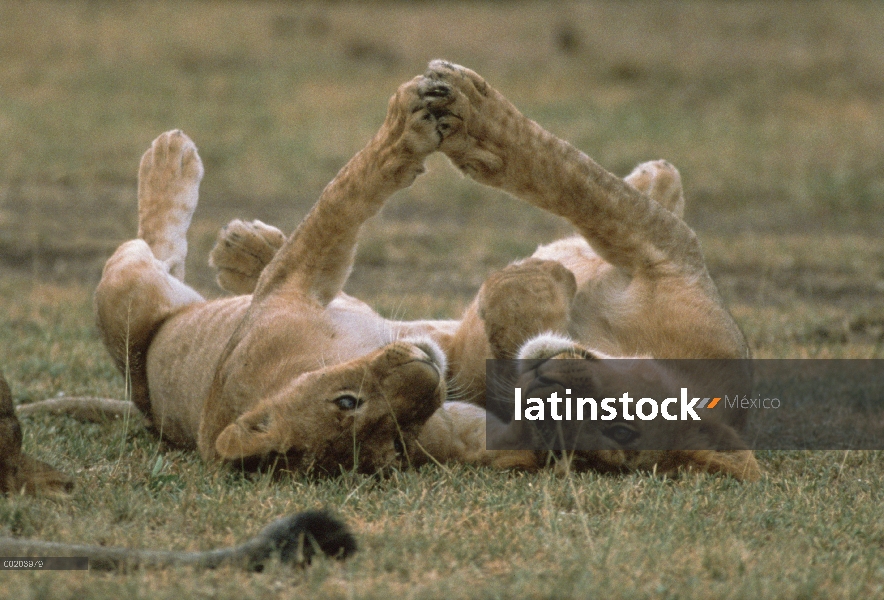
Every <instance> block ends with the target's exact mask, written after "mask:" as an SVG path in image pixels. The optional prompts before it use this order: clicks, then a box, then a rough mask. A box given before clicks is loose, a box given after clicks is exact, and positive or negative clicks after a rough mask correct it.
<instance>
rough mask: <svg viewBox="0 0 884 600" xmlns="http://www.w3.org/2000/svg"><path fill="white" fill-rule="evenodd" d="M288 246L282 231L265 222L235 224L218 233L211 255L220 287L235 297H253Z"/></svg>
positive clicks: (232, 222) (211, 261) (234, 222)
mask: <svg viewBox="0 0 884 600" xmlns="http://www.w3.org/2000/svg"><path fill="white" fill-rule="evenodd" d="M284 242H285V235H284V234H283V233H282V232H281V231H280V230H279V229H277V228H276V227H273V226H271V225H267V224H266V223H262V222H261V221H258V220H255V221H252V222H251V223H247V222H245V221H241V220H239V219H235V220H233V221H231V222H230V223H228V224H227V225H225V226H224V227H223V228H222V229H221V231H219V232H218V239H217V241H216V242H215V247H214V248H212V252H211V253H210V254H209V265H210V266H212V267H214V268H215V269H217V271H218V274H217V277H216V279H217V282H218V285H219V286H221V289H223V290H226V291H228V292H232V293H234V294H251V293H252V292H253V291H254V290H255V285H256V284H257V283H258V278H259V277H260V276H261V272H262V271H263V270H264V267H266V266H267V264H268V263H269V262H270V261H271V260H272V259H273V257H274V256H275V255H276V252H277V251H278V250H279V249H280V248H281V247H282V244H283V243H284Z"/></svg>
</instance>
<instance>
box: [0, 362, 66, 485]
mask: <svg viewBox="0 0 884 600" xmlns="http://www.w3.org/2000/svg"><path fill="white" fill-rule="evenodd" d="M21 445H22V431H21V425H20V424H19V421H18V418H17V417H16V415H15V409H14V407H13V405H12V393H11V392H10V390H9V385H8V384H7V383H6V379H5V378H4V377H3V374H2V373H0V494H17V493H27V494H35V495H36V494H39V495H48V496H57V495H63V494H67V493H69V492H70V491H71V490H72V489H73V487H74V480H73V479H72V478H71V477H69V476H67V475H65V474H64V473H62V472H60V471H58V470H56V469H54V468H53V467H51V466H49V465H47V464H46V463H44V462H42V461H39V460H36V459H34V458H31V457H30V456H27V455H25V454H22V451H21Z"/></svg>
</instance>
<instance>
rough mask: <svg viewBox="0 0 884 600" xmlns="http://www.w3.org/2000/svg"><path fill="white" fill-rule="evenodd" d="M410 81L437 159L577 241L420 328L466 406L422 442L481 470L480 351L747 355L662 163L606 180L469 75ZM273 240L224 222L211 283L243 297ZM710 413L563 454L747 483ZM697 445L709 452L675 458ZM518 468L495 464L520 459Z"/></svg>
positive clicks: (723, 426)
mask: <svg viewBox="0 0 884 600" xmlns="http://www.w3.org/2000/svg"><path fill="white" fill-rule="evenodd" d="M425 80H428V81H433V82H435V83H436V84H437V86H438V87H437V90H438V91H437V94H438V102H436V103H435V104H434V107H433V112H434V114H436V115H438V116H439V117H441V119H440V122H439V127H438V128H437V133H438V136H439V139H440V145H439V150H440V151H442V152H444V153H445V154H446V155H447V156H448V157H449V158H450V159H451V160H452V162H453V163H454V164H455V165H456V166H457V167H459V168H460V169H461V170H463V171H464V172H465V173H466V174H467V175H469V176H471V177H472V178H474V179H476V180H477V181H479V182H481V183H484V184H487V185H491V186H494V187H498V188H501V189H503V190H506V191H508V192H510V193H511V194H513V195H514V196H516V197H518V198H521V199H523V200H526V201H528V202H530V203H531V204H534V205H535V206H538V207H540V208H542V209H544V210H548V211H550V212H552V213H554V214H557V215H559V216H562V217H565V218H566V219H568V220H569V221H570V222H571V223H572V224H573V225H574V226H575V227H576V229H577V231H578V233H579V235H578V236H575V237H572V238H567V239H564V240H560V241H558V242H554V243H552V244H549V245H547V246H543V247H541V248H539V249H538V250H537V252H535V254H534V255H533V256H532V257H531V258H529V259H526V260H524V261H519V262H517V263H515V264H513V265H511V266H509V267H507V268H506V269H504V270H502V271H501V272H499V273H496V274H494V275H492V276H491V277H490V278H489V279H488V281H486V282H485V284H484V285H483V286H482V289H481V290H480V291H479V294H478V296H477V298H476V300H475V301H474V302H473V304H472V305H471V306H470V308H469V309H468V310H467V312H466V314H465V315H464V317H463V319H462V321H460V322H458V323H448V324H441V323H435V324H429V323H426V324H423V327H424V328H425V329H424V330H425V331H427V333H429V334H430V335H432V336H433V337H434V339H435V340H436V341H437V342H438V343H439V344H440V345H441V346H442V347H443V349H444V351H445V353H446V355H447V357H448V377H449V380H451V381H456V382H457V385H458V388H459V389H458V395H459V396H460V397H463V398H466V399H468V400H470V401H471V402H472V403H473V404H465V403H462V402H449V403H446V404H445V406H444V410H442V411H439V412H438V413H437V414H436V415H434V417H433V419H431V420H430V422H429V425H428V426H427V427H426V428H425V429H424V432H423V434H422V437H421V439H422V440H423V446H424V447H425V448H428V449H430V450H432V453H434V454H435V455H437V456H445V457H453V458H459V453H460V452H461V451H463V452H465V453H466V454H467V455H469V456H470V457H472V458H475V457H480V460H481V461H482V462H489V458H488V456H487V453H482V452H481V451H480V448H481V447H484V443H485V437H484V435H485V430H484V426H480V425H479V423H481V424H484V422H485V414H484V411H482V410H481V409H480V408H479V407H477V406H475V405H476V404H479V405H482V404H483V403H484V399H485V360H486V359H487V358H516V357H521V358H532V359H549V358H577V357H579V358H586V359H589V360H593V359H596V358H604V357H651V358H666V359H681V358H685V359H687V358H689V359H745V358H747V357H748V356H749V351H748V347H747V345H746V342H745V339H744V337H743V335H742V333H741V332H740V330H739V328H738V327H737V325H736V323H735V322H734V320H733V318H732V317H731V315H730V314H729V313H728V311H727V310H726V309H725V308H724V306H723V304H722V302H721V299H720V297H719V295H718V293H717V290H716V288H715V285H714V283H713V282H712V280H711V278H710V276H709V273H708V271H707V269H706V265H705V262H704V260H703V256H702V253H701V251H700V245H699V242H698V240H697V237H696V235H695V234H694V232H693V231H692V230H691V229H690V227H688V225H687V224H686V223H685V222H684V221H683V220H682V218H681V216H682V213H683V210H684V196H683V193H682V187H681V180H680V177H679V174H678V171H677V170H676V169H675V168H674V167H673V166H672V165H670V164H669V163H667V162H665V161H655V162H649V163H644V164H642V165H640V166H639V167H637V168H636V169H635V170H634V171H633V172H632V173H631V174H630V175H629V176H628V177H626V178H625V180H621V179H619V178H617V177H615V176H614V175H612V174H610V173H608V172H607V171H605V170H604V169H603V168H602V167H600V166H599V165H598V164H597V163H595V162H594V161H593V160H592V159H590V158H589V157H588V156H586V155H585V154H583V153H582V152H580V151H579V150H577V149H576V148H574V147H573V146H571V145H570V144H568V143H567V142H565V141H563V140H561V139H558V138H557V137H555V136H554V135H552V134H551V133H549V132H547V131H545V130H544V129H543V128H542V127H540V126H539V125H538V124H537V123H535V122H533V121H531V120H529V119H528V118H526V117H525V116H524V115H522V114H521V113H520V112H519V111H518V110H517V109H516V108H515V107H514V106H513V105H512V104H511V103H510V102H508V101H507V100H506V99H505V98H504V97H503V96H502V95H501V94H500V93H498V92H497V91H496V90H494V89H493V88H491V86H489V85H488V84H487V82H485V80H484V79H482V78H481V77H479V76H478V75H477V74H476V73H474V72H473V71H470V70H469V69H465V68H463V67H460V66H457V65H452V64H450V63H446V62H443V61H434V62H432V63H431V64H430V67H429V69H428V71H427V73H426V74H425ZM282 239H283V236H282V234H281V233H280V232H279V231H278V230H276V229H274V228H272V227H270V226H268V225H265V224H263V223H260V222H257V221H256V222H253V223H244V222H241V221H234V222H233V223H231V224H230V225H229V226H228V227H227V228H226V229H225V230H224V231H222V233H221V234H220V236H219V244H218V245H217V246H216V248H215V250H213V253H212V262H213V264H214V265H215V266H216V267H217V268H218V269H219V273H218V281H219V283H220V284H221V285H222V287H226V288H227V289H229V290H231V291H235V292H237V293H248V292H250V291H251V290H252V289H254V288H255V285H256V283H257V284H259V285H260V282H263V281H265V280H266V275H265V274H262V272H261V271H262V268H263V266H264V264H266V262H267V261H268V260H269V257H272V256H273V253H274V251H275V249H276V247H278V245H279V244H280V243H281V240H282ZM273 264H274V263H271V266H272V265H273ZM259 276H260V277H261V279H260V281H259ZM599 368H601V369H604V368H605V367H604V366H600V367H599ZM546 370H547V372H549V370H550V369H549V368H546ZM661 376H662V377H664V378H665V377H666V375H665V374H662V375H661ZM603 378H604V377H602V379H603ZM722 414H723V416H722V417H721V418H718V419H717V420H716V419H712V420H704V422H703V424H702V425H697V426H691V425H687V426H686V427H688V428H689V429H691V431H680V432H678V433H677V434H673V433H671V432H672V430H671V429H670V430H666V431H664V432H661V431H655V430H654V427H655V425H653V424H650V425H649V424H645V423H636V424H632V423H630V424H627V425H628V427H629V428H630V429H631V431H630V432H629V436H623V435H613V434H608V433H607V430H605V431H603V432H602V433H603V434H604V435H609V437H610V439H608V440H607V441H608V442H609V444H610V450H605V451H599V452H592V453H584V455H582V456H579V457H578V458H580V459H582V460H583V462H584V463H585V464H587V465H589V466H592V467H595V468H603V469H624V468H625V469H633V468H647V469H656V470H657V471H658V472H674V471H677V470H679V469H695V470H700V471H711V472H723V473H728V474H730V475H733V476H735V477H738V478H745V479H754V478H757V477H758V475H759V470H758V465H757V463H756V462H755V459H754V456H753V455H752V453H751V452H750V451H747V450H740V448H743V445H742V442H741V441H740V439H739V436H738V434H737V432H736V431H735V429H734V428H735V427H736V428H739V426H740V424H741V423H740V419H739V417H738V416H736V415H734V414H733V413H725V412H723V413H722ZM489 418H491V417H489ZM491 419H492V425H493V427H498V426H499V428H500V429H501V430H502V431H503V432H504V433H501V435H503V436H504V437H506V436H509V437H518V436H519V435H520V434H519V433H518V432H516V431H514V427H515V426H511V427H509V428H506V427H503V425H502V424H500V423H497V422H496V421H494V420H493V418H491ZM440 423H441V424H440ZM443 424H447V425H445V426H443ZM446 435H448V436H449V437H450V438H451V439H454V440H458V441H459V443H458V444H454V445H449V446H447V447H446V446H445V445H444V444H443V442H442V441H441V440H442V439H444V438H445V436H446ZM661 435H665V436H668V437H667V439H665V440H662V441H660V442H659V447H662V448H670V449H672V451H670V452H663V453H661V452H657V451H655V452H649V451H636V450H632V449H631V448H630V444H631V443H632V442H634V441H635V439H636V438H637V437H639V436H644V437H645V438H650V439H660V436H661ZM673 436H675V437H673ZM627 438H628V439H627ZM669 438H672V439H669ZM676 438H677V439H676ZM655 444H656V442H655ZM454 446H456V447H457V449H458V450H457V451H454V452H453V455H452V448H453V447H454ZM702 446H706V447H709V448H710V449H709V450H690V448H691V447H694V448H696V447H702ZM467 450H469V451H467ZM491 454H493V453H491ZM523 459H524V457H520V456H517V455H511V456H508V457H507V459H505V460H504V459H503V458H499V459H498V460H499V461H500V462H501V463H502V464H506V463H507V461H509V462H510V463H512V464H516V465H522V464H523V463H524V462H525V461H524V460H523Z"/></svg>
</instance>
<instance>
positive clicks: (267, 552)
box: [0, 510, 356, 571]
mask: <svg viewBox="0 0 884 600" xmlns="http://www.w3.org/2000/svg"><path fill="white" fill-rule="evenodd" d="M317 552H321V553H322V554H324V555H326V556H329V557H331V558H336V559H338V560H343V559H345V558H348V557H349V556H351V555H352V554H353V553H354V552H356V538H355V537H354V536H353V534H352V533H351V532H350V529H349V528H348V527H347V525H345V524H344V523H343V522H342V521H340V520H338V519H337V518H335V517H333V516H332V515H330V514H329V513H327V512H326V511H320V510H316V511H306V512H300V513H295V514H293V515H289V516H287V517H283V518H281V519H277V520H276V521H274V522H272V523H271V524H270V525H268V526H267V527H265V528H264V529H263V530H262V531H261V533H259V534H258V535H257V536H255V537H254V538H252V539H250V540H248V541H247V542H245V543H243V544H240V545H239V546H234V547H232V548H221V549H218V550H209V551H207V552H172V551H162V550H160V551H157V550H131V549H129V548H107V547H104V546H85V545H77V544H62V543H58V542H42V541H37V540H22V539H17V538H0V554H3V555H7V556H21V557H26V556H56V555H57V556H62V555H63V556H80V557H82V556H86V557H88V558H89V568H90V569H94V570H101V571H115V570H132V569H139V568H142V569H162V568H166V567H177V566H192V567H197V568H202V569H214V568H216V567H221V566H228V565H229V566H233V567H240V568H244V569H248V570H250V571H261V570H263V568H264V565H265V564H266V563H267V561H268V560H270V559H272V558H273V557H277V558H278V559H279V560H280V562H282V563H284V564H291V565H295V566H306V565H309V564H310V561H311V560H312V558H313V557H314V556H315V555H316V554H317Z"/></svg>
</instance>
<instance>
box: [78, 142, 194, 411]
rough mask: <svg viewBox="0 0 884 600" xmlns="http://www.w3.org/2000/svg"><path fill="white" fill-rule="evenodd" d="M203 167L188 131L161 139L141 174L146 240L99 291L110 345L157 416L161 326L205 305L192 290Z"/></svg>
mask: <svg viewBox="0 0 884 600" xmlns="http://www.w3.org/2000/svg"><path fill="white" fill-rule="evenodd" d="M202 176H203V166H202V162H201V161H200V158H199V155H198V154H197V152H196V146H194V144H193V142H192V141H190V138H188V137H187V136H186V135H184V133H182V132H181V131H178V130H177V129H176V130H173V131H168V132H166V133H163V134H162V135H160V136H159V137H158V138H157V139H156V140H154V142H153V144H152V145H151V147H150V149H148V150H147V152H145V153H144V156H143V157H142V158H141V165H140V167H139V171H138V236H139V239H135V240H130V241H128V242H125V243H124V244H122V245H121V246H120V247H119V248H117V250H116V252H114V254H113V255H112V256H111V257H110V258H109V259H108V261H107V263H105V265H104V271H103V272H102V276H101V281H100V282H99V284H98V288H97V289H96V290H95V313H96V318H97V323H98V329H99V331H100V333H101V337H102V341H104V344H105V347H106V348H107V349H108V351H109V352H110V354H111V356H112V357H113V359H114V361H115V362H116V364H117V367H118V368H119V369H120V370H121V371H122V372H123V373H124V374H125V375H127V376H131V378H132V400H133V402H135V406H136V407H137V408H138V409H139V410H140V411H141V412H142V413H144V414H145V415H150V401H149V399H148V395H147V374H146V371H145V360H146V354H147V348H148V345H149V344H150V341H151V339H152V338H153V335H154V333H156V330H157V328H158V327H159V326H160V325H161V324H162V323H163V321H165V320H166V319H167V318H168V317H169V316H170V315H171V314H172V313H174V312H175V311H177V310H179V309H181V308H183V307H184V306H187V305H189V304H192V303H194V302H202V300H203V298H202V296H200V295H199V294H198V293H197V292H196V291H194V290H193V289H191V288H190V287H188V286H187V285H185V284H184V282H183V280H182V278H183V276H184V259H185V257H186V255H187V239H186V234H187V228H188V226H189V224H190V218H191V216H192V215H193V211H194V209H195V208H196V202H197V196H198V192H199V183H200V180H201V179H202Z"/></svg>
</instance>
